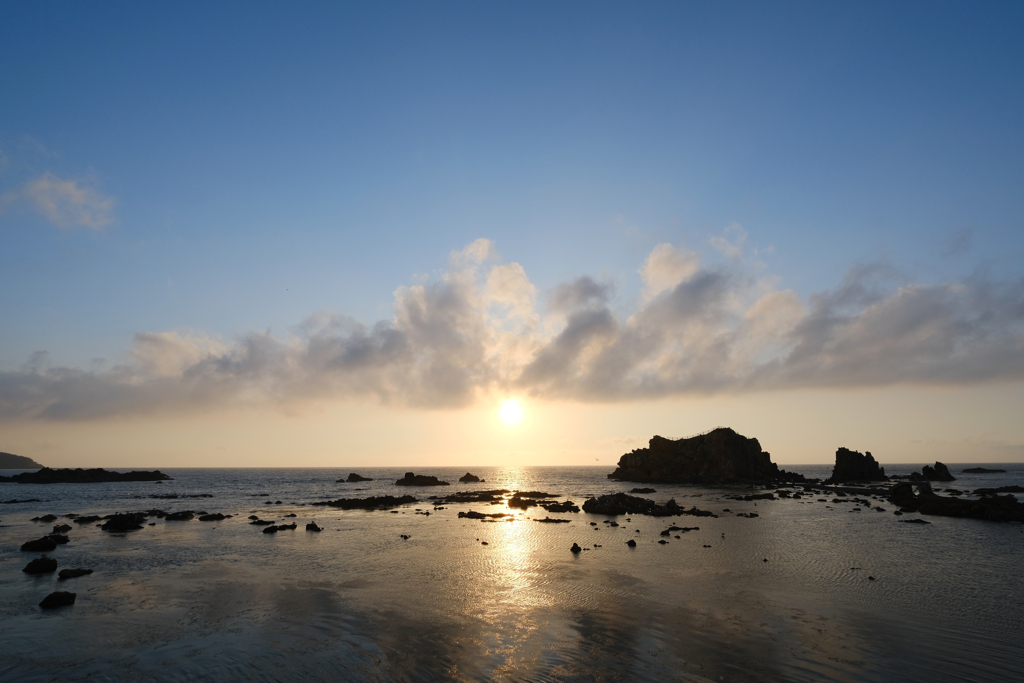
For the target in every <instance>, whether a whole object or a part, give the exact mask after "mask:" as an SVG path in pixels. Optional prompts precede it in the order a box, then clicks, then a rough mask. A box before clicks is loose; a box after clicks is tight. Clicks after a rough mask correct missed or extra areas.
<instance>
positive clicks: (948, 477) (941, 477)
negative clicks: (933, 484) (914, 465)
mask: <svg viewBox="0 0 1024 683" xmlns="http://www.w3.org/2000/svg"><path fill="white" fill-rule="evenodd" d="M921 474H923V475H924V478H925V479H927V480H928V481H956V477H954V476H953V475H952V474H950V473H949V468H948V467H946V466H945V465H943V464H942V463H941V462H938V461H936V462H935V465H934V467H929V466H928V465H925V466H924V467H922V468H921Z"/></svg>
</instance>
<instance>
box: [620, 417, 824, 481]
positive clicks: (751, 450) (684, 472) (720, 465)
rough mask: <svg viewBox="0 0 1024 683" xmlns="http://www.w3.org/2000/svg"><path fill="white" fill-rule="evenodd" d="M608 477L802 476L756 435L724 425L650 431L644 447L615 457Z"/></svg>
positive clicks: (725, 478) (795, 478)
mask: <svg viewBox="0 0 1024 683" xmlns="http://www.w3.org/2000/svg"><path fill="white" fill-rule="evenodd" d="M608 478H609V479H620V480H623V481H636V482H644V483H669V484H730V483H736V482H768V481H803V480H804V479H803V477H802V476H801V475H799V474H791V473H788V472H785V471H783V470H780V469H779V466H778V465H776V464H775V463H773V462H772V460H771V455H770V454H769V453H766V452H764V451H762V450H761V444H760V443H758V441H757V439H748V438H747V437H745V436H742V435H740V434H737V433H736V432H735V431H733V430H732V429H729V428H728V427H719V428H718V429H714V430H712V431H710V432H708V433H707V434H700V435H698V436H694V437H690V438H688V439H679V440H676V441H673V440H672V439H666V438H664V437H661V436H655V437H654V438H652V439H651V440H650V442H649V445H648V447H647V448H638V449H636V450H634V451H633V452H631V453H626V454H625V455H623V456H622V457H621V458H619V466H618V467H617V468H616V469H615V471H614V472H612V473H611V474H609V475H608Z"/></svg>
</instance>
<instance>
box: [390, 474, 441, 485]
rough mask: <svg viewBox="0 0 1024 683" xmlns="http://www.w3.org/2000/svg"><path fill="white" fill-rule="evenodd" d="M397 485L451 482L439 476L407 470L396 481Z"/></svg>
mask: <svg viewBox="0 0 1024 683" xmlns="http://www.w3.org/2000/svg"><path fill="white" fill-rule="evenodd" d="M395 486H449V484H448V482H446V481H441V480H440V479H438V478H437V477H431V476H428V475H426V474H413V473H412V472H406V473H405V476H404V477H402V478H401V479H399V480H398V481H396V482H395Z"/></svg>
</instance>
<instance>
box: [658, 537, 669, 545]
mask: <svg viewBox="0 0 1024 683" xmlns="http://www.w3.org/2000/svg"><path fill="white" fill-rule="evenodd" d="M658 543H660V544H661V545H665V544H667V543H668V541H666V540H665V539H664V538H663V539H661V540H660V541H658Z"/></svg>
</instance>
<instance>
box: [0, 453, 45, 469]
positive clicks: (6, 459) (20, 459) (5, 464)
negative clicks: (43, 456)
mask: <svg viewBox="0 0 1024 683" xmlns="http://www.w3.org/2000/svg"><path fill="white" fill-rule="evenodd" d="M42 467H43V466H42V465H40V464H39V463H37V462H36V461H35V460H33V459H32V458H26V457H25V456H24V455H15V454H14V453H0V470H38V469H41V468H42Z"/></svg>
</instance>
